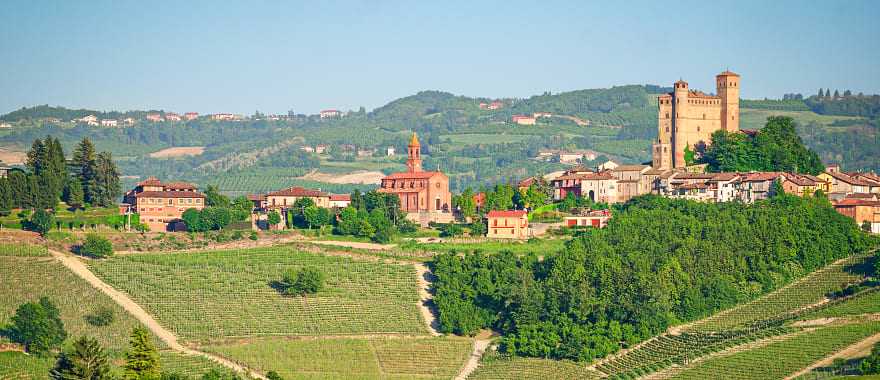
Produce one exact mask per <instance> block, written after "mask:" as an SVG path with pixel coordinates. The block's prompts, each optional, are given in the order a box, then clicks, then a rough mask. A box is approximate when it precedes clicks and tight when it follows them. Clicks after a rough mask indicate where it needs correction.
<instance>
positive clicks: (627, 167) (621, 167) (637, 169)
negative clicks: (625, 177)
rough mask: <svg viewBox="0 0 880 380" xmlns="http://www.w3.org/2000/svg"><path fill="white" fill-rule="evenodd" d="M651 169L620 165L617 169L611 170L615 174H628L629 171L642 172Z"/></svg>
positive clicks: (642, 166)
mask: <svg viewBox="0 0 880 380" xmlns="http://www.w3.org/2000/svg"><path fill="white" fill-rule="evenodd" d="M645 168H649V166H648V165H618V166H617V167H616V168H614V169H611V170H612V171H615V172H627V171H641V170H642V169H645Z"/></svg>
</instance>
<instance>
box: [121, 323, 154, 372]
mask: <svg viewBox="0 0 880 380" xmlns="http://www.w3.org/2000/svg"><path fill="white" fill-rule="evenodd" d="M129 345H130V346H131V348H129V350H128V352H126V353H125V379H130V380H147V379H156V378H158V377H159V373H160V371H159V353H158V352H157V351H156V346H155V345H154V344H153V341H152V339H151V338H150V333H149V332H148V331H147V329H145V328H143V327H135V328H134V330H132V332H131V340H130V341H129Z"/></svg>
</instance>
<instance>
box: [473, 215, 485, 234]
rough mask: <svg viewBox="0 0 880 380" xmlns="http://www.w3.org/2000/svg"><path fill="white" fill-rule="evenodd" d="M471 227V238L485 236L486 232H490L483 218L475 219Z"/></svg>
mask: <svg viewBox="0 0 880 380" xmlns="http://www.w3.org/2000/svg"><path fill="white" fill-rule="evenodd" d="M469 227H470V232H471V236H483V235H485V234H486V232H488V228H487V227H486V222H484V221H483V219H482V218H477V219H474V221H473V222H472V223H471V224H470V226H469Z"/></svg>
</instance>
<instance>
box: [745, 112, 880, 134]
mask: <svg viewBox="0 0 880 380" xmlns="http://www.w3.org/2000/svg"><path fill="white" fill-rule="evenodd" d="M770 116H788V117H791V118H792V119H794V121H795V122H797V123H798V124H799V125H801V126H806V125H809V124H811V123H815V124H817V125H820V126H822V127H825V128H832V129H833V128H835V127H833V126H831V123H833V122H834V121H836V120H865V118H862V117H855V116H835V115H819V114H817V113H815V112H813V111H774V110H760V109H749V108H744V109H741V110H740V125H739V126H740V128H742V129H761V128H762V127H764V124H766V123H767V118H768V117H770Z"/></svg>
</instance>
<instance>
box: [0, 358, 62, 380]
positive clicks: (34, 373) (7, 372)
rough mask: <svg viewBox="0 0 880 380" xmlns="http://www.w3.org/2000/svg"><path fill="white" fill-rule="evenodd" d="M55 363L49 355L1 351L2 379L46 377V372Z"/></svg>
mask: <svg viewBox="0 0 880 380" xmlns="http://www.w3.org/2000/svg"><path fill="white" fill-rule="evenodd" d="M54 363H55V361H54V359H53V358H49V357H47V358H39V357H36V356H32V355H25V354H24V353H21V352H0V379H4V380H38V379H45V378H46V373H48V371H49V368H52V364H54Z"/></svg>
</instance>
